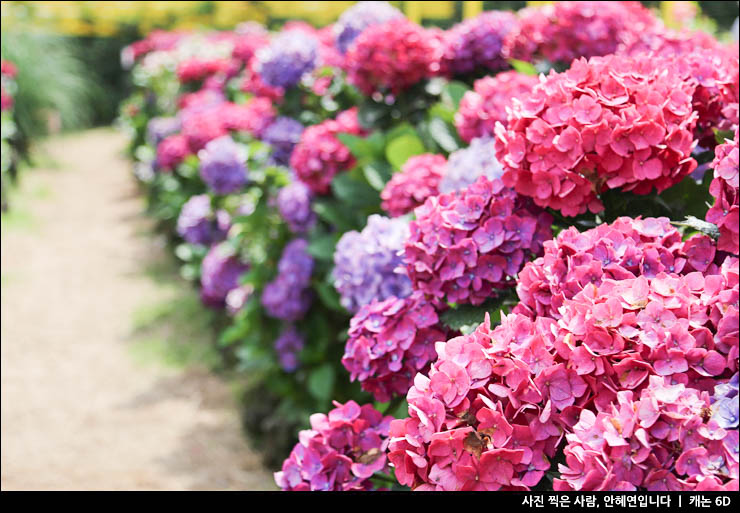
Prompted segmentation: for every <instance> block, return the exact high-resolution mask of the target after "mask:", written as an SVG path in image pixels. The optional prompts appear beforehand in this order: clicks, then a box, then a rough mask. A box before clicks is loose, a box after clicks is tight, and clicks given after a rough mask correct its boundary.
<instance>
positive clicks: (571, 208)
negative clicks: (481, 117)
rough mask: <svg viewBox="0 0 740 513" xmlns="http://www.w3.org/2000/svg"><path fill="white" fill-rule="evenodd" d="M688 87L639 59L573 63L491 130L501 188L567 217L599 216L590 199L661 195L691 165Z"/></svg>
mask: <svg viewBox="0 0 740 513" xmlns="http://www.w3.org/2000/svg"><path fill="white" fill-rule="evenodd" d="M694 89H695V87H694V85H693V84H692V83H690V82H687V81H684V80H682V79H681V77H680V76H677V75H676V74H675V73H669V72H667V70H666V69H665V68H662V67H661V66H656V65H655V61H654V60H653V59H652V58H649V57H648V56H644V55H641V56H638V57H624V56H615V55H610V56H607V57H593V58H591V59H590V60H588V61H587V60H585V59H580V60H576V61H574V62H573V63H572V65H571V68H570V69H569V70H568V71H566V72H564V73H555V72H554V71H553V72H551V73H550V75H549V76H548V77H547V78H546V79H545V80H543V81H542V82H540V83H539V84H537V85H536V86H535V87H534V88H533V89H532V92H531V93H530V95H528V96H525V97H524V98H523V99H522V101H514V102H513V104H512V108H511V111H510V114H509V117H508V127H504V126H503V124H500V123H497V124H496V128H495V133H496V157H497V158H498V160H499V161H500V162H501V163H502V164H503V165H504V166H505V169H506V171H505V173H504V175H503V177H502V179H503V181H504V183H505V184H507V185H508V186H510V187H514V188H515V189H516V191H517V192H518V193H520V194H523V195H525V196H530V197H532V198H533V199H534V201H535V203H536V204H537V205H539V206H542V207H551V208H554V209H556V210H559V211H561V212H562V213H563V214H564V215H566V216H575V215H578V214H581V213H584V212H585V211H586V210H590V211H591V212H594V213H596V212H600V211H601V210H603V208H604V207H603V205H602V204H601V202H600V200H599V198H598V194H599V193H601V192H602V191H604V190H606V189H616V188H619V189H621V190H623V191H631V192H633V193H635V194H647V193H649V192H650V191H651V190H652V189H653V188H655V189H657V190H658V192H661V191H663V190H665V189H667V188H668V187H670V186H671V185H674V184H676V183H678V182H679V181H681V180H682V179H683V178H684V177H685V176H686V175H688V174H689V173H691V172H692V171H693V170H694V169H695V168H696V165H697V164H696V161H695V160H693V159H692V158H691V152H692V150H693V146H694V144H695V143H694V142H693V137H692V133H693V130H694V126H695V123H696V119H697V114H696V113H695V112H694V110H693V107H692V94H693V92H694Z"/></svg>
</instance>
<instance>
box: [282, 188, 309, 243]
mask: <svg viewBox="0 0 740 513" xmlns="http://www.w3.org/2000/svg"><path fill="white" fill-rule="evenodd" d="M312 199H313V194H312V193H311V189H309V188H308V186H307V185H306V184H304V183H303V182H300V181H298V180H296V181H294V182H292V183H290V184H288V185H286V186H285V187H283V188H282V189H280V192H278V195H277V208H278V211H280V215H281V216H282V217H283V219H285V222H286V223H288V227H289V228H290V231H292V232H293V233H304V232H307V231H308V230H309V229H310V228H311V227H312V226H313V225H314V223H315V222H316V214H314V212H313V210H312V209H311V200H312Z"/></svg>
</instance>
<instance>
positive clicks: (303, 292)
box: [262, 239, 314, 321]
mask: <svg viewBox="0 0 740 513" xmlns="http://www.w3.org/2000/svg"><path fill="white" fill-rule="evenodd" d="M307 246H308V242H306V241H305V240H303V239H295V240H293V241H291V242H290V243H288V244H287V245H286V246H285V248H284V249H283V254H282V256H281V257H280V261H279V262H278V275H277V277H276V278H275V279H274V280H273V281H271V282H270V283H268V284H267V285H266V286H265V288H264V290H263V291H262V306H264V307H265V310H266V312H267V314H268V315H269V316H270V317H274V318H276V319H282V320H285V321H297V320H299V319H302V318H303V316H304V315H305V314H306V312H307V311H308V309H309V308H310V307H311V302H312V300H313V294H312V293H311V288H310V287H311V273H312V272H313V264H314V262H313V258H312V257H311V255H309V254H308V252H307V251H306V248H307Z"/></svg>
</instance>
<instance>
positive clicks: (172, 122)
mask: <svg viewBox="0 0 740 513" xmlns="http://www.w3.org/2000/svg"><path fill="white" fill-rule="evenodd" d="M180 126H181V123H180V119H179V118H177V117H157V118H152V119H150V120H149V123H147V125H146V140H147V142H148V143H149V144H151V145H152V146H154V147H155V148H156V147H157V145H159V143H161V142H162V141H163V140H164V139H165V137H168V136H170V135H173V134H176V133H177V132H179V131H180Z"/></svg>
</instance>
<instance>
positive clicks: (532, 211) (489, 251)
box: [404, 176, 552, 305]
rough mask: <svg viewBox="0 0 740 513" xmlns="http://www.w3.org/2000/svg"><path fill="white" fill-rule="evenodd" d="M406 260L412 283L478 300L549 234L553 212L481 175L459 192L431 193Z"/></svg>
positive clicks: (445, 295) (508, 282) (506, 280)
mask: <svg viewBox="0 0 740 513" xmlns="http://www.w3.org/2000/svg"><path fill="white" fill-rule="evenodd" d="M415 214H416V220H415V221H411V224H410V230H411V235H410V236H409V238H408V239H407V240H406V244H405V248H404V252H405V255H404V263H405V264H406V271H407V272H408V275H409V278H411V282H412V286H413V287H414V289H415V290H420V291H422V292H424V293H426V294H428V295H429V296H430V297H433V298H436V299H440V300H442V299H446V300H447V301H449V302H452V303H472V304H474V305H478V304H481V303H482V302H483V301H485V299H486V298H489V297H494V296H495V295H496V289H500V288H505V287H511V286H513V285H514V277H515V276H516V274H517V273H518V272H519V270H520V269H521V268H522V266H523V265H524V264H525V263H526V262H527V261H528V260H529V258H530V257H531V256H533V255H538V254H540V252H541V251H542V244H543V242H544V241H546V240H548V239H549V238H550V237H552V231H551V227H550V225H551V223H552V216H550V215H549V214H547V213H545V212H543V211H542V210H540V209H539V208H537V207H535V206H534V205H533V204H532V203H531V202H530V201H529V200H528V199H526V198H524V197H522V196H518V195H517V194H516V193H515V192H514V191H513V190H511V189H508V188H506V187H505V186H504V185H503V183H501V181H500V180H493V181H491V180H488V179H487V178H486V177H483V176H482V177H480V178H479V179H478V180H477V181H476V182H475V183H474V184H473V185H471V186H470V187H468V188H467V189H465V190H463V191H460V192H458V193H450V194H441V195H439V196H433V197H431V198H429V199H427V201H426V202H425V203H424V204H423V205H422V206H420V207H418V208H417V209H416V210H415Z"/></svg>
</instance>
